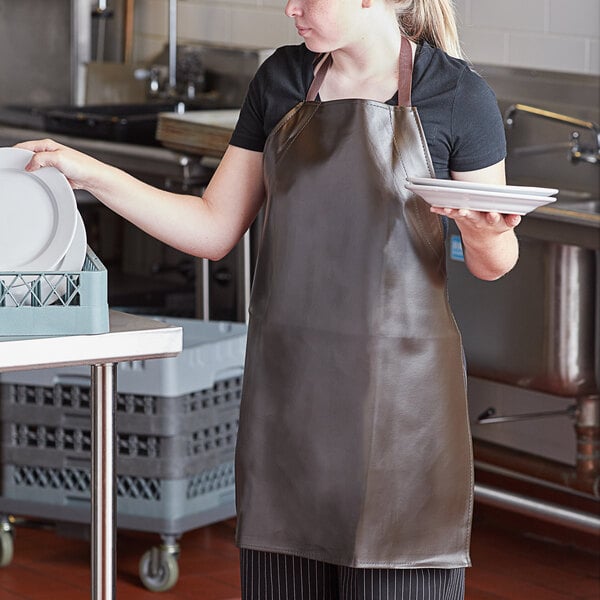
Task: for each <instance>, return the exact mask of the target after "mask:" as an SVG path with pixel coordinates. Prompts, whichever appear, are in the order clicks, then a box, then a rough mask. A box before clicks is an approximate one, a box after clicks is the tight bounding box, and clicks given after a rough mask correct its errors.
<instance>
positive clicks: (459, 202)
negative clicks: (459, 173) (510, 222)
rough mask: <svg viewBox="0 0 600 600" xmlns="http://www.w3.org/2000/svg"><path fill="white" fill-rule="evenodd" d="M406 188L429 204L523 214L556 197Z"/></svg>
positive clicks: (424, 186) (437, 188)
mask: <svg viewBox="0 0 600 600" xmlns="http://www.w3.org/2000/svg"><path fill="white" fill-rule="evenodd" d="M406 187H407V188H408V189H409V190H411V191H413V192H415V194H418V195H419V196H421V198H423V200H425V202H427V203H428V204H431V206H440V207H442V208H468V209H471V210H478V211H481V212H498V213H502V214H509V215H526V214H527V213H529V212H531V211H532V210H535V209H536V208H539V207H540V206H543V205H544V204H548V203H550V202H554V201H555V200H556V198H550V197H548V196H527V195H525V194H506V193H501V192H487V191H486V192H481V191H477V190H467V189H464V188H461V189H456V188H449V187H448V188H445V187H441V186H435V185H418V184H413V183H407V184H406Z"/></svg>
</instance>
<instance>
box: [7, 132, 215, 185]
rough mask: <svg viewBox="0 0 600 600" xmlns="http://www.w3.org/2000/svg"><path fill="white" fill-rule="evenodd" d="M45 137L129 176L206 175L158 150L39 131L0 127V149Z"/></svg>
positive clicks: (197, 166)
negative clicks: (137, 174) (112, 166)
mask: <svg viewBox="0 0 600 600" xmlns="http://www.w3.org/2000/svg"><path fill="white" fill-rule="evenodd" d="M48 137H51V138H52V139H54V140H56V141H57V142H59V143H61V144H65V145H66V146H71V147H72V148H75V149H77V150H80V151H82V152H85V153H86V154H90V155H91V156H93V157H95V158H97V159H98V160H101V161H103V162H106V163H108V164H111V165H114V166H117V167H119V168H120V169H124V170H125V171H128V172H130V173H148V174H151V175H152V176H154V177H161V178H175V179H184V178H191V177H201V176H204V175H206V174H207V171H206V170H205V169H204V167H203V166H202V161H201V160H199V159H197V160H190V159H189V158H188V157H187V156H185V155H183V154H181V153H178V152H173V151H172V150H168V149H167V148H161V147H159V146H141V145H137V144H124V143H122V142H110V141H103V140H93V139H87V138H82V137H75V136H68V135H59V134H49V133H48V132H46V131H42V130H37V129H26V128H23V127H11V126H5V125H1V124H0V146H12V145H14V144H17V143H19V142H24V141H27V140H39V139H45V138H48Z"/></svg>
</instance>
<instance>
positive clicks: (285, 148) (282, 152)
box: [273, 102, 319, 165]
mask: <svg viewBox="0 0 600 600" xmlns="http://www.w3.org/2000/svg"><path fill="white" fill-rule="evenodd" d="M304 106H309V107H311V108H312V109H313V110H312V113H311V114H310V115H308V116H307V117H306V118H305V121H304V123H303V124H302V126H301V127H300V129H299V130H298V131H297V132H296V133H295V134H294V135H293V136H291V137H290V138H289V139H288V140H287V141H286V143H285V145H284V146H283V147H282V148H281V150H280V152H279V155H278V156H276V157H275V160H274V163H273V164H274V165H277V164H278V163H279V162H280V161H281V159H282V158H283V157H284V156H285V154H286V153H287V151H288V149H289V148H290V146H291V145H292V144H293V143H294V142H295V141H296V139H297V138H298V136H299V135H300V134H301V133H302V132H303V131H304V129H305V128H306V126H307V125H308V124H309V123H310V121H311V120H312V118H313V117H314V115H315V113H316V112H317V110H318V108H319V104H318V103H317V104H314V105H312V104H308V103H306V102H303V103H302V104H300V105H298V107H297V108H298V110H294V111H293V112H292V113H291V114H288V116H287V117H284V119H285V120H284V122H283V123H281V126H282V127H283V126H284V125H285V124H286V123H287V122H288V121H289V120H290V119H291V118H292V117H294V115H296V113H298V112H300V110H301V109H302V108H303V107H304Z"/></svg>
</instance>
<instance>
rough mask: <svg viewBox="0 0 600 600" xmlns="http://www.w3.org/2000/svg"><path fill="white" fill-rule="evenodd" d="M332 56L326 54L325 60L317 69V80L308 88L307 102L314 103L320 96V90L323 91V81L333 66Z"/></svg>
mask: <svg viewBox="0 0 600 600" xmlns="http://www.w3.org/2000/svg"><path fill="white" fill-rule="evenodd" d="M331 62H332V60H331V54H326V55H325V56H324V57H323V60H321V62H320V63H319V65H318V66H317V67H316V68H317V72H316V73H315V78H314V79H313V80H312V83H311V84H310V87H309V88H308V92H307V93H306V101H307V102H313V101H314V100H315V99H316V97H317V95H318V94H319V90H320V89H321V84H322V83H323V79H325V75H326V74H327V71H328V70H329V67H330V66H331Z"/></svg>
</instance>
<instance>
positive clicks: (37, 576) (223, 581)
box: [0, 507, 600, 600]
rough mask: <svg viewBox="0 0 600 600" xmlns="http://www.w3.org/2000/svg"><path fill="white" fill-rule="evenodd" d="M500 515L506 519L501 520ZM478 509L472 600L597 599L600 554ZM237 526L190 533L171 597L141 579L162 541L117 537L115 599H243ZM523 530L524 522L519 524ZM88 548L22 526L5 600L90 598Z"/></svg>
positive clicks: (1, 583)
mask: <svg viewBox="0 0 600 600" xmlns="http://www.w3.org/2000/svg"><path fill="white" fill-rule="evenodd" d="M498 514H500V516H498ZM498 514H495V513H494V512H493V511H491V512H490V511H489V510H486V508H483V507H477V508H476V511H475V519H474V529H473V538H472V559H473V565H474V566H473V568H471V569H469V570H468V571H467V584H466V585H467V592H466V598H467V600H598V598H600V573H599V560H598V559H599V556H600V554H599V553H594V552H592V551H590V549H589V548H587V549H585V550H584V549H580V548H575V547H573V546H572V545H570V544H569V543H568V542H562V543H557V542H555V541H549V540H547V539H544V538H543V537H542V536H540V535H539V534H536V535H527V536H524V535H523V534H522V533H520V532H519V530H518V529H516V528H514V523H512V520H511V517H510V515H508V516H507V515H506V514H505V515H504V516H502V513H498ZM234 528H235V521H234V520H233V519H232V520H229V521H225V522H222V523H218V524H215V525H212V526H210V527H206V528H203V529H198V530H195V531H193V532H189V533H187V534H185V535H184V536H183V537H182V539H181V555H180V559H179V569H180V575H179V580H178V582H177V584H176V585H175V586H174V587H173V588H172V589H171V590H169V591H167V592H162V593H156V592H151V591H148V590H146V589H145V588H144V587H143V586H142V584H141V583H140V580H139V578H138V560H139V557H140V556H141V555H142V554H143V553H144V552H145V551H146V550H148V549H149V548H150V547H151V546H153V545H155V544H156V543H157V541H158V536H156V535H153V534H146V533H136V532H119V535H118V561H117V562H118V566H117V598H119V599H127V600H150V599H152V600H157V599H159V598H160V600H175V599H178V600H187V599H192V598H193V599H195V600H228V599H237V598H239V597H240V591H239V585H240V584H239V574H238V555H237V550H236V548H235V546H234V544H233V533H234ZM519 528H522V524H519ZM89 594H90V575H89V543H88V542H87V541H85V540H82V539H75V538H68V537H65V536H64V535H58V534H57V533H56V532H55V531H53V530H52V529H51V528H45V527H39V526H38V527H32V526H31V524H24V525H18V526H17V528H16V537H15V544H14V558H13V561H12V562H11V564H10V565H8V566H7V567H4V568H2V569H0V598H1V599H2V600H74V599H75V598H77V599H81V598H89Z"/></svg>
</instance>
